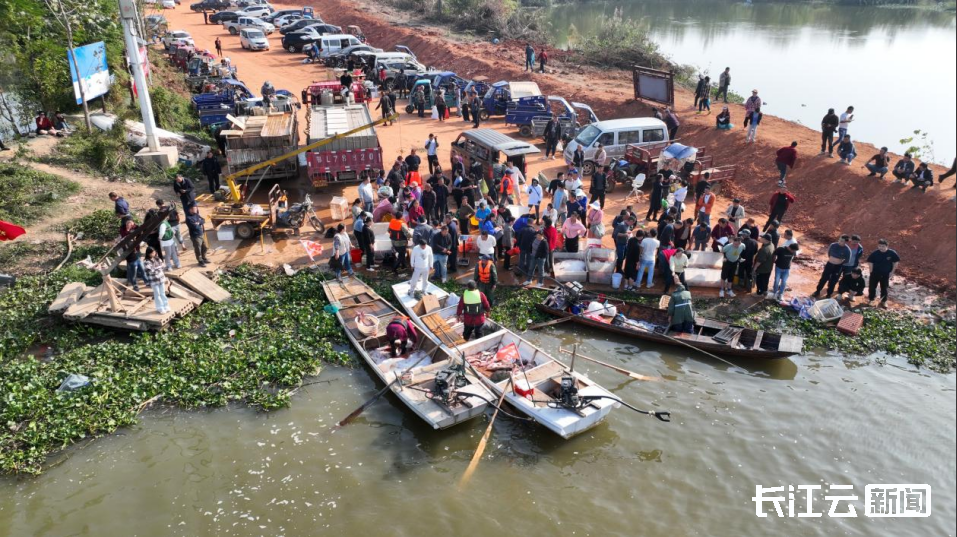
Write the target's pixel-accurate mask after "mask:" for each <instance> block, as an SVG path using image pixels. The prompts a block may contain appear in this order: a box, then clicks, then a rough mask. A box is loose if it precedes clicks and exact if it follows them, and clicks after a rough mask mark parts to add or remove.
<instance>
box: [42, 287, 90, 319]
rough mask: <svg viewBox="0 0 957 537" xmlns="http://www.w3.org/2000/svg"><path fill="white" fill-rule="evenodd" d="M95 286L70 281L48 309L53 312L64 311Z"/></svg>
mask: <svg viewBox="0 0 957 537" xmlns="http://www.w3.org/2000/svg"><path fill="white" fill-rule="evenodd" d="M92 290H93V288H92V287H90V286H88V285H85V284H83V283H82V282H70V283H68V284H66V285H64V286H63V289H61V290H60V294H58V295H57V296H56V298H55V299H54V300H53V302H52V303H51V304H50V307H49V308H47V311H48V312H49V313H52V314H58V313H63V312H64V311H66V310H67V309H68V308H69V307H70V306H72V305H74V304H76V303H77V302H79V301H80V299H82V298H83V295H85V294H86V293H89V292H90V291H92Z"/></svg>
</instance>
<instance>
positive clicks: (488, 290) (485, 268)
mask: <svg viewBox="0 0 957 537" xmlns="http://www.w3.org/2000/svg"><path fill="white" fill-rule="evenodd" d="M475 281H476V282H477V286H478V290H479V291H481V292H482V293H484V294H485V298H487V299H488V303H489V305H490V306H494V305H495V286H496V285H498V271H497V270H495V262H494V261H493V260H492V258H491V257H489V256H488V255H483V256H482V257H481V258H480V259H479V262H478V264H476V265H475Z"/></svg>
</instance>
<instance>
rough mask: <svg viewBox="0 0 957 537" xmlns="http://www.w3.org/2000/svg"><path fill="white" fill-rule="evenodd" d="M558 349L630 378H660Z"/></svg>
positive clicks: (653, 379) (655, 379)
mask: <svg viewBox="0 0 957 537" xmlns="http://www.w3.org/2000/svg"><path fill="white" fill-rule="evenodd" d="M558 350H559V352H564V353H565V354H574V355H575V356H577V357H578V358H581V359H583V360H588V361H589V362H594V363H596V364H598V365H602V366H605V367H607V368H608V369H611V370H614V371H617V372H619V373H621V374H622V375H628V376H629V377H631V378H633V379H635V380H650V381H652V382H659V381H661V380H662V379H661V378H660V377H648V376H645V375H640V374H638V373H635V372H634V371H628V370H627V369H625V368H623V367H618V366H616V365H611V364H609V363H605V362H602V361H601V360H596V359H594V358H589V357H587V356H585V355H584V354H581V353H577V352H573V351H569V350H566V349H563V348H561V347H559V348H558Z"/></svg>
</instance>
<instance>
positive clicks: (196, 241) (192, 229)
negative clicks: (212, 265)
mask: <svg viewBox="0 0 957 537" xmlns="http://www.w3.org/2000/svg"><path fill="white" fill-rule="evenodd" d="M205 227H206V219H205V218H203V217H202V216H200V214H199V207H197V206H195V205H193V206H191V207H190V208H189V216H187V217H186V228H187V229H189V239H190V240H191V241H193V252H194V253H195V254H196V261H197V262H198V263H199V266H201V267H205V266H206V264H207V263H209V262H210V261H209V259H207V258H206V253H207V252H208V251H209V247H208V246H206V230H205Z"/></svg>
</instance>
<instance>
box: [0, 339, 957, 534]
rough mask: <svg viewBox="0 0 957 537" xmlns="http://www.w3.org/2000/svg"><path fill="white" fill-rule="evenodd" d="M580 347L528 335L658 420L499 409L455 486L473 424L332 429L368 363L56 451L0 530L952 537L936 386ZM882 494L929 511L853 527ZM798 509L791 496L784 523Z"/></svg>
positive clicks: (882, 371) (842, 366)
mask: <svg viewBox="0 0 957 537" xmlns="http://www.w3.org/2000/svg"><path fill="white" fill-rule="evenodd" d="M596 335H597V334H588V333H582V332H581V331H580V330H578V331H576V330H572V329H567V328H564V327H562V326H558V327H555V328H552V329H546V331H544V332H543V333H530V334H529V338H530V339H531V340H533V341H534V342H536V343H538V344H540V345H541V346H542V347H543V348H545V349H546V350H549V351H557V349H558V347H559V345H562V346H566V347H567V346H570V345H571V344H574V343H580V344H581V345H582V347H581V350H582V352H583V353H585V354H587V355H590V356H595V357H603V358H604V359H606V360H608V361H609V362H612V363H615V364H618V365H620V366H623V367H627V368H630V369H632V370H635V371H637V372H639V373H643V374H647V375H656V374H660V375H662V376H664V378H665V380H664V381H661V382H636V381H632V380H630V379H628V378H627V377H624V376H621V375H619V374H617V373H614V372H612V371H610V370H607V369H604V368H600V367H599V366H593V365H590V364H589V365H583V363H582V362H579V364H578V365H577V366H576V369H579V370H583V371H585V372H587V373H588V374H589V376H590V377H591V378H593V379H595V380H596V381H598V382H600V383H601V384H603V385H604V386H605V387H607V388H609V389H611V391H613V392H614V393H615V394H616V395H618V396H619V397H621V398H623V399H624V400H626V401H628V402H629V403H631V404H633V405H636V406H638V407H644V408H658V409H667V410H670V411H671V412H672V413H673V415H672V418H673V420H674V421H672V422H671V423H668V424H666V423H661V422H658V421H656V420H654V419H651V418H647V417H644V416H641V415H638V414H634V413H632V412H630V411H628V410H626V409H624V408H621V409H618V410H616V411H614V412H612V414H611V416H610V417H609V419H608V420H607V421H606V422H605V423H603V424H602V425H600V426H599V427H597V428H595V429H593V430H591V431H589V432H587V433H586V434H584V435H582V436H580V437H576V438H574V439H572V440H570V441H562V440H560V439H559V438H558V437H557V436H555V435H552V434H550V433H548V432H547V431H545V430H544V429H542V428H540V427H535V426H530V425H527V424H524V423H517V422H514V421H510V420H508V419H505V418H503V417H501V416H500V417H499V419H498V421H497V422H496V425H495V428H494V432H493V435H492V439H491V441H490V443H489V446H488V449H487V450H486V458H485V459H484V460H483V461H482V463H481V464H480V465H479V468H478V471H477V473H476V475H475V476H474V478H473V479H472V481H471V483H470V484H469V485H468V487H467V488H466V489H465V490H464V491H460V490H459V489H458V488H457V486H456V483H457V481H458V479H459V477H460V476H461V475H462V472H463V471H464V470H465V467H466V466H467V464H468V461H469V459H470V458H471V456H472V454H473V452H474V449H475V446H476V444H477V442H478V440H479V437H480V436H481V434H482V432H483V431H484V428H485V426H486V424H487V420H486V419H479V420H475V421H473V422H472V423H468V424H465V425H464V426H461V427H459V428H458V429H452V430H449V431H444V432H435V431H431V430H429V429H427V428H426V427H425V426H424V425H423V424H422V423H421V422H420V421H419V420H418V419H417V418H416V417H415V416H414V415H413V414H412V413H411V412H409V411H407V410H405V409H404V408H403V407H401V406H400V405H399V403H398V402H397V401H396V400H395V399H394V398H391V397H387V398H384V399H383V400H381V401H380V402H379V403H378V404H377V405H376V406H374V407H373V408H371V409H370V410H368V411H366V412H365V414H363V416H362V417H361V418H360V419H359V420H358V422H357V423H355V424H353V425H350V426H349V427H347V428H345V429H343V430H340V431H338V432H337V433H335V434H331V435H330V434H329V433H328V428H329V426H330V425H331V424H332V423H334V422H335V420H337V419H339V418H341V417H343V416H344V415H345V414H347V413H348V412H350V411H351V410H352V409H353V408H355V407H356V406H357V405H358V404H360V403H361V402H362V401H364V400H365V399H366V398H368V397H370V396H371V395H372V394H373V393H374V392H375V391H376V390H378V389H379V388H380V386H379V385H377V384H376V383H375V382H374V381H373V380H372V376H371V374H370V373H369V372H368V371H366V370H365V369H364V367H357V368H356V369H354V370H349V369H344V368H332V367H330V368H326V370H325V371H324V372H323V373H322V375H321V376H320V377H319V378H318V379H313V380H319V381H322V382H319V383H316V384H313V385H311V386H307V387H306V388H304V389H303V390H302V391H301V392H300V393H299V394H298V395H297V396H296V397H295V398H294V400H293V404H292V406H291V408H289V409H287V410H282V411H278V412H274V413H271V414H261V413H256V412H253V411H250V410H247V409H236V408H234V409H228V410H225V409H224V410H215V411H208V412H206V411H194V412H186V411H176V410H165V411H152V412H151V413H147V414H146V415H144V417H143V419H142V420H141V423H140V425H138V426H137V427H134V428H130V429H124V430H121V431H119V432H118V433H117V434H115V435H112V436H109V437H107V438H103V439H99V440H96V441H95V442H92V443H90V444H89V445H86V446H85V447H82V448H79V449H76V448H74V449H70V450H67V451H66V452H65V453H64V454H61V456H60V457H59V458H64V457H63V455H69V457H67V458H65V459H64V460H63V461H62V462H61V463H59V464H58V465H56V466H55V467H53V468H52V469H50V470H49V471H47V472H46V473H45V474H43V475H42V476H40V477H38V478H34V479H22V480H13V479H7V480H4V481H0V528H2V529H0V535H10V536H17V537H26V536H60V535H96V536H102V537H113V536H116V537H121V536H134V535H135V536H168V535H182V536H206V535H241V536H246V535H249V536H254V535H270V536H275V535H289V536H295V535H344V536H366V535H398V536H405V535H408V536H430V535H457V536H465V535H474V536H480V535H481V536H485V535H523V536H540V535H563V536H564V535H582V536H585V535H595V536H606V535H622V536H626V535H627V536H630V535H646V536H676V535H755V536H761V535H771V534H778V535H789V536H802V535H820V536H830V535H895V536H906V535H915V536H917V535H921V536H924V535H928V536H929V535H953V534H954V533H955V516H957V513H955V510H954V500H955V492H954V491H955V459H954V448H955V421H954V408H955V376H954V375H953V374H951V375H940V374H936V373H930V372H925V371H917V370H915V369H914V368H913V367H911V366H908V365H907V364H905V363H904V362H902V361H899V360H896V359H889V360H887V361H886V362H884V363H883V364H881V363H879V362H880V360H877V359H876V358H877V357H871V358H870V359H860V360H857V359H849V358H842V357H840V356H837V355H831V354H826V353H818V354H813V355H807V356H801V357H798V358H795V359H792V360H781V361H775V362H765V363H753V362H748V361H743V362H740V366H739V367H730V366H728V365H725V364H722V363H720V362H716V361H711V360H710V359H708V358H701V357H699V356H690V355H688V353H685V352H675V350H674V349H671V348H667V347H660V346H653V345H649V344H639V345H635V344H634V343H632V342H629V341H627V340H625V339H617V338H611V339H609V338H605V337H603V336H602V335H598V336H599V338H595V337H594V336H596ZM585 364H587V363H585ZM54 460H55V461H56V460H57V457H55V458H54ZM877 483H916V484H929V485H930V486H931V487H932V503H931V507H932V515H931V516H930V517H927V518H894V519H879V518H866V517H863V516H862V515H863V513H864V507H865V486H866V485H868V484H877ZM755 485H762V486H765V487H771V486H782V485H783V486H787V485H794V486H795V487H797V486H798V485H820V486H822V487H824V488H823V489H821V490H818V491H817V493H816V494H815V495H814V500H813V502H812V507H813V510H814V511H816V512H824V513H827V511H828V509H829V507H830V502H828V501H825V500H824V496H825V494H827V495H830V494H838V495H841V494H855V495H857V496H858V498H859V499H858V501H856V502H851V503H852V504H854V505H855V506H856V510H857V513H858V517H857V518H833V517H829V516H827V515H825V516H823V517H820V518H797V517H796V516H795V517H793V518H787V517H786V516H785V517H784V518H778V517H777V516H776V515H775V514H774V510H773V506H772V505H771V504H766V505H765V508H764V510H765V511H767V512H770V513H771V516H769V517H767V518H758V517H757V516H755V504H754V502H753V501H752V497H753V496H754V495H755ZM830 485H853V487H854V488H853V490H852V491H850V492H847V491H837V492H826V490H827V487H828V486H830ZM796 490H797V489H796ZM803 502H804V496H803V495H802V494H796V501H795V505H796V506H797V507H795V509H794V513H795V515H796V513H797V511H800V510H802V506H803V505H804V503H803ZM784 507H786V505H785V506H784ZM838 510H839V511H844V510H846V506H845V503H841V504H840V506H839V509H838ZM784 513H785V515H786V514H787V511H786V510H785V511H784Z"/></svg>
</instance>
